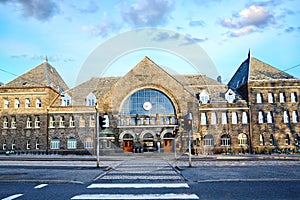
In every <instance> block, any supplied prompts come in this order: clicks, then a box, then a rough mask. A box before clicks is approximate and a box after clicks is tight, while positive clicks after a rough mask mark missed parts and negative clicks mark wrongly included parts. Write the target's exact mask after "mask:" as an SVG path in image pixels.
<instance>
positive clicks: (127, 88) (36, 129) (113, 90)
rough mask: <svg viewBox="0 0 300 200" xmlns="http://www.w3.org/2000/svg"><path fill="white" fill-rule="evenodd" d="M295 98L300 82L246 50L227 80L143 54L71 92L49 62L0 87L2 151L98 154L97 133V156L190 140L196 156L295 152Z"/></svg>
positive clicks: (180, 145)
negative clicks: (173, 69)
mask: <svg viewBox="0 0 300 200" xmlns="http://www.w3.org/2000/svg"><path fill="white" fill-rule="evenodd" d="M158 62H159V61H158ZM299 95H300V80H299V79H297V78H295V77H293V76H291V75H289V74H287V73H285V72H283V71H280V70H278V69H276V68H274V67H272V66H270V65H268V64H266V63H264V62H262V61H260V60H258V59H256V58H254V57H252V56H251V54H250V52H249V55H248V57H247V58H246V60H245V61H244V62H242V64H241V65H240V66H239V67H238V69H237V71H236V73H235V74H234V76H233V77H232V78H231V80H230V81H229V82H228V84H227V85H226V84H224V83H222V82H221V80H220V79H218V80H217V77H208V76H206V75H204V74H193V75H175V76H174V75H171V74H170V73H168V71H166V70H165V69H163V68H161V67H160V66H159V65H158V64H156V63H155V62H153V61H152V60H151V59H150V58H148V57H145V58H144V59H143V60H141V61H140V62H139V63H137V65H136V66H133V68H132V69H131V70H130V71H129V72H128V73H127V74H125V75H124V76H122V77H91V79H90V80H88V81H86V82H84V83H81V84H80V85H77V86H75V87H74V88H71V89H70V88H68V86H67V84H66V83H65V82H64V80H63V78H62V77H61V76H60V75H59V73H58V72H57V71H56V70H55V68H54V67H53V66H52V65H51V64H50V63H49V62H48V61H47V59H45V60H44V62H43V63H41V64H40V65H38V66H36V67H34V68H33V69H31V70H30V71H28V72H26V73H24V74H23V75H21V76H19V77H17V78H15V79H14V80H12V81H11V82H9V83H7V84H4V85H2V86H1V87H0V111H1V113H0V122H1V123H0V124H1V126H2V127H1V129H0V130H1V134H0V144H1V149H0V152H2V153H5V152H7V151H12V150H13V151H14V152H17V153H35V154H44V153H47V154H48V153H50V154H96V150H97V148H96V147H97V135H98V134H99V143H100V151H101V153H122V152H124V153H128V152H132V153H134V152H136V153H137V152H140V153H142V152H153V153H154V152H157V153H167V152H169V153H171V152H174V151H176V152H182V153H184V152H185V151H186V150H187V148H188V141H189V139H190V141H191V144H192V149H193V153H194V154H197V155H200V154H215V153H271V152H275V151H277V150H281V151H282V150H284V151H298V149H299V140H300V138H299V136H300V119H299V114H300V113H299V112H300V111H299V108H300V104H299V99H300V96H299ZM189 113H190V115H192V116H193V124H192V130H190V132H189V130H187V129H186V120H187V115H188V114H189ZM99 117H100V118H102V117H105V119H108V120H107V121H106V125H105V126H106V127H105V128H101V125H99V124H101V121H99ZM189 135H190V137H189Z"/></svg>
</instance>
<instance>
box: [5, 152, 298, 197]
mask: <svg viewBox="0 0 300 200" xmlns="http://www.w3.org/2000/svg"><path fill="white" fill-rule="evenodd" d="M106 164H107V165H105V163H102V165H101V166H102V167H101V168H100V169H99V168H95V167H91V166H85V167H84V166H81V167H80V166H67V167H66V166H37V165H35V166H26V167H24V166H23V167H22V166H0V199H4V200H13V199H17V200H19V199H31V200H34V199H44V200H47V199H59V200H60V199H300V195H299V191H300V162H299V161H291V160H289V161H278V160H268V161H266V160H257V161H255V160H251V161H240V160H239V161H195V162H193V167H188V165H187V162H185V161H180V160H179V161H171V160H165V159H163V158H162V157H149V156H148V157H131V158H130V159H124V160H123V161H116V162H110V163H106ZM175 166H178V167H176V168H175Z"/></svg>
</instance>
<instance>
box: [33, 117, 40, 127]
mask: <svg viewBox="0 0 300 200" xmlns="http://www.w3.org/2000/svg"><path fill="white" fill-rule="evenodd" d="M40 125H41V121H40V117H39V116H36V117H35V119H34V127H35V128H40Z"/></svg>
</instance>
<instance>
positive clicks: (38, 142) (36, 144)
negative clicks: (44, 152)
mask: <svg viewBox="0 0 300 200" xmlns="http://www.w3.org/2000/svg"><path fill="white" fill-rule="evenodd" d="M35 149H40V140H39V139H36V142H35Z"/></svg>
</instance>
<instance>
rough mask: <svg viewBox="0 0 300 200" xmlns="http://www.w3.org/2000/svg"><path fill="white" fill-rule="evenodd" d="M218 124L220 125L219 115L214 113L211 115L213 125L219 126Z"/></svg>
mask: <svg viewBox="0 0 300 200" xmlns="http://www.w3.org/2000/svg"><path fill="white" fill-rule="evenodd" d="M217 123H218V118H217V113H215V112H213V113H211V124H217Z"/></svg>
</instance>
